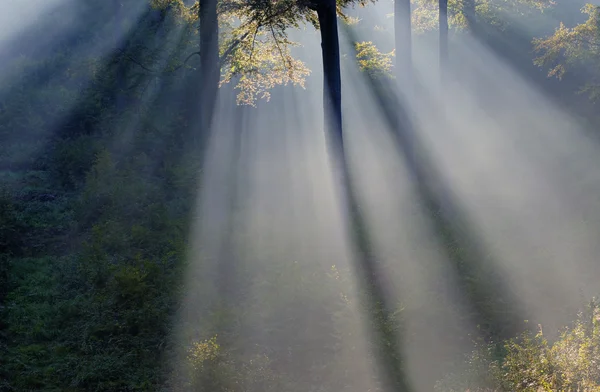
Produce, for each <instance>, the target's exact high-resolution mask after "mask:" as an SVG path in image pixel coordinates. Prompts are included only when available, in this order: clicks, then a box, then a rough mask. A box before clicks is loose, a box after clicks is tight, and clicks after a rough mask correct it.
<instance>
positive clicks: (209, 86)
mask: <svg viewBox="0 0 600 392" xmlns="http://www.w3.org/2000/svg"><path fill="white" fill-rule="evenodd" d="M198 5H199V7H198V21H199V23H200V27H199V32H200V102H199V104H200V109H199V113H198V114H199V115H200V126H201V128H200V132H202V133H203V136H202V137H203V138H204V137H205V136H207V135H208V134H209V129H210V127H211V124H212V119H213V114H214V110H215V105H216V101H217V96H218V89H219V76H220V66H219V21H218V14H217V0H199V4H198Z"/></svg>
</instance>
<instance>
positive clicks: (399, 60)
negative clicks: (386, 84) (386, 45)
mask: <svg viewBox="0 0 600 392" xmlns="http://www.w3.org/2000/svg"><path fill="white" fill-rule="evenodd" d="M394 38H395V47H396V79H397V81H398V85H399V86H400V87H403V88H407V87H408V84H409V83H410V82H411V81H412V35H411V9H410V0H394Z"/></svg>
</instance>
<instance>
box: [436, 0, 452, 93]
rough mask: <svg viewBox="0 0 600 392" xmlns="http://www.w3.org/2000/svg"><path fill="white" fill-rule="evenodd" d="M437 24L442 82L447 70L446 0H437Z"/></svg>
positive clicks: (444, 79)
mask: <svg viewBox="0 0 600 392" xmlns="http://www.w3.org/2000/svg"><path fill="white" fill-rule="evenodd" d="M438 4H439V11H438V24H439V31H440V35H439V53H440V74H441V77H442V82H445V81H446V74H447V72H448V66H449V65H450V64H449V63H448V61H449V58H448V0H439V3H438Z"/></svg>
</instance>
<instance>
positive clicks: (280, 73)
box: [221, 25, 310, 105]
mask: <svg viewBox="0 0 600 392" xmlns="http://www.w3.org/2000/svg"><path fill="white" fill-rule="evenodd" d="M234 34H235V30H234ZM295 45H296V44H295V43H294V42H292V41H290V40H289V39H288V38H287V36H286V35H285V33H284V32H283V31H281V30H279V31H277V30H275V28H274V27H270V28H268V29H264V28H261V27H260V26H258V25H255V26H254V31H253V32H252V34H248V35H247V36H245V38H243V39H241V40H239V43H238V46H237V49H236V50H235V51H234V52H233V53H232V55H231V56H230V57H229V58H228V59H227V63H226V65H225V67H223V70H222V71H223V76H222V81H221V84H224V83H229V82H231V81H232V80H236V81H237V83H236V89H238V90H239V93H238V96H237V101H238V103H240V104H247V105H254V104H255V102H256V101H257V99H266V100H268V99H269V97H270V93H269V91H270V90H271V89H272V88H274V87H275V86H277V85H287V84H290V83H291V84H294V85H298V86H301V87H304V81H305V78H306V76H308V75H309V74H310V70H309V69H308V68H307V67H306V65H305V64H304V63H303V62H302V61H300V60H298V59H295V58H294V57H292V55H291V53H290V50H291V47H293V46H295Z"/></svg>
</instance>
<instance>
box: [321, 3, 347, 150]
mask: <svg viewBox="0 0 600 392" xmlns="http://www.w3.org/2000/svg"><path fill="white" fill-rule="evenodd" d="M317 16H318V18H319V26H320V29H321V51H322V54H323V107H324V111H325V127H326V129H328V130H329V131H330V132H329V133H330V136H331V137H333V138H335V142H334V143H335V144H337V142H339V143H341V144H340V145H341V146H342V145H343V142H342V140H343V138H342V79H341V71H340V44H339V37H338V26H337V13H336V7H335V0H325V1H323V2H322V3H321V4H320V5H319V7H318V8H317Z"/></svg>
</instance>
